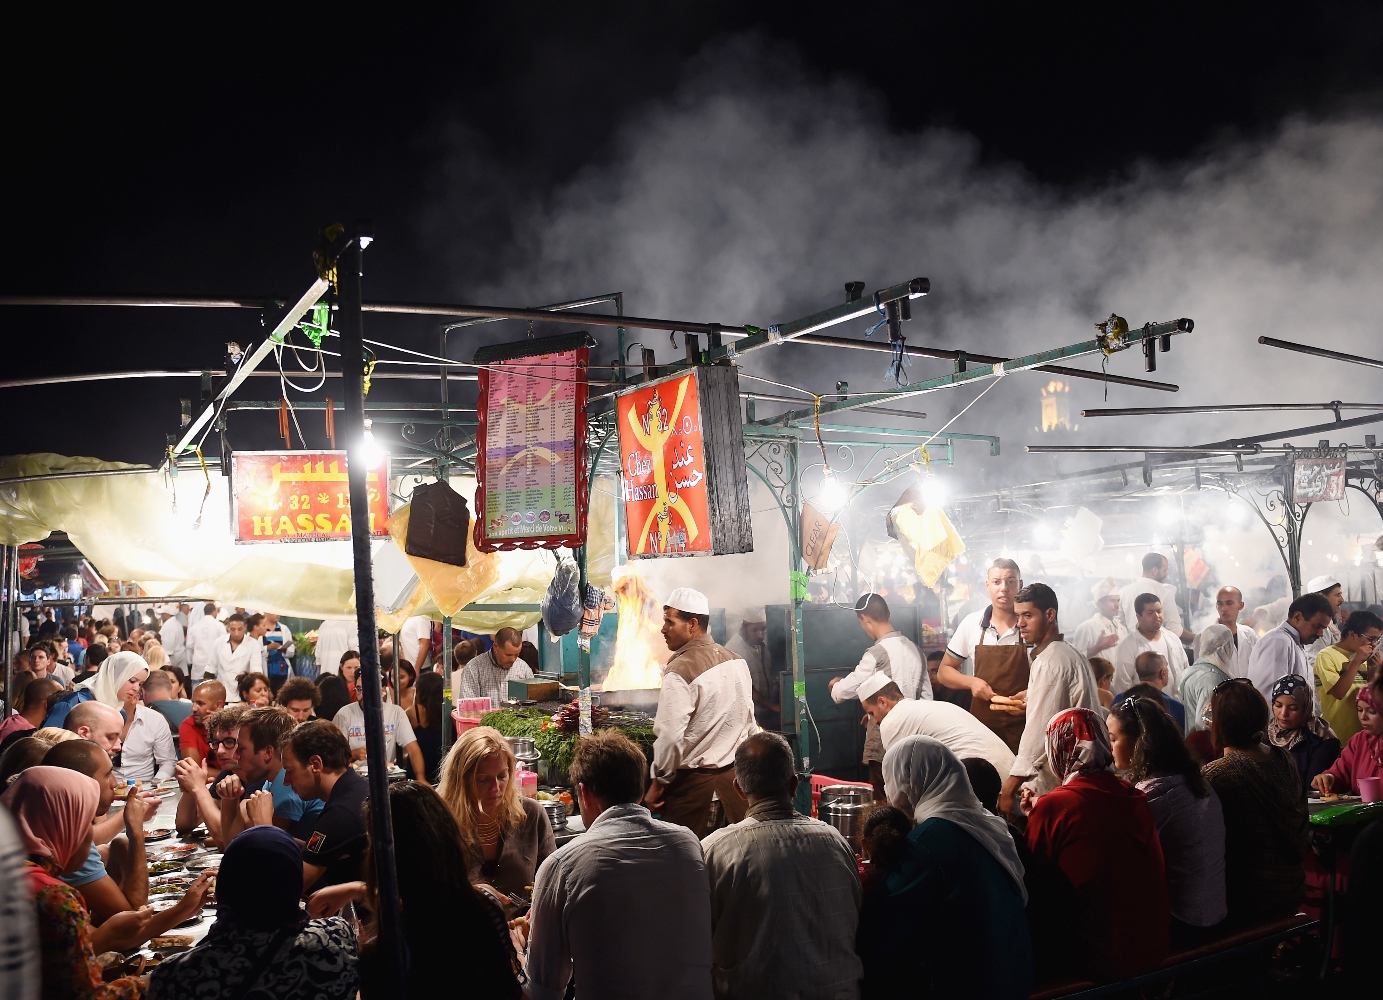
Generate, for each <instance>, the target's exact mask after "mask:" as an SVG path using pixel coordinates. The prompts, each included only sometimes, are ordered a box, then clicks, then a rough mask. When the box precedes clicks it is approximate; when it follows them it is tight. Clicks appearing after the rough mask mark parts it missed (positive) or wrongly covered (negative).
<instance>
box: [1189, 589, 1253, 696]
mask: <svg viewBox="0 0 1383 1000" xmlns="http://www.w3.org/2000/svg"><path fill="white" fill-rule="evenodd" d="M1243 610H1244V595H1243V594H1241V593H1240V592H1239V588H1238V587H1221V588H1220V591H1219V593H1217V594H1216V595H1215V613H1216V614H1217V615H1218V616H1219V617H1218V618H1217V619H1216V621H1215V624H1216V625H1223V626H1224V627H1225V628H1227V629H1229V632H1230V635H1231V637H1232V639H1233V642H1234V649H1233V655H1232V656H1231V657H1230V658H1229V659H1230V662H1229V668H1230V669H1229V676H1231V677H1247V676H1248V675H1249V657H1250V656H1252V655H1253V646H1254V643H1256V642H1257V641H1258V633H1257V632H1255V631H1254V630H1253V629H1252V628H1250V627H1249V626H1248V625H1243V624H1240V622H1239V615H1240V614H1241V613H1242V612H1243ZM1208 628H1209V626H1206V629H1208ZM1205 631H1206V630H1205V629H1203V630H1202V631H1201V633H1200V635H1197V636H1196V641H1195V642H1194V643H1192V644H1191V653H1192V656H1193V657H1194V658H1195V659H1197V660H1198V659H1200V656H1201V638H1202V637H1203V636H1204V635H1205Z"/></svg>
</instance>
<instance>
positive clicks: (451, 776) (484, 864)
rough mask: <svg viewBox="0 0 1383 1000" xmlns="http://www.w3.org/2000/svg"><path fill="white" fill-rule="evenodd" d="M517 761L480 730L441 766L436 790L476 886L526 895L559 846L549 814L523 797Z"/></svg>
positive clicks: (496, 737) (499, 740)
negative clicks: (458, 832)
mask: <svg viewBox="0 0 1383 1000" xmlns="http://www.w3.org/2000/svg"><path fill="white" fill-rule="evenodd" d="M517 770H518V761H517V760H516V759H515V757H514V751H513V750H511V749H510V748H509V744H508V743H507V742H505V739H504V737H503V736H501V735H500V734H499V731H498V730H496V729H492V728H490V727H489V726H478V727H477V728H475V729H472V730H470V731H469V732H466V733H464V734H463V735H462V736H461V738H460V739H459V740H457V741H456V742H455V743H454V744H453V745H452V748H451V751H450V752H449V753H448V754H447V758H446V760H444V761H443V762H442V780H441V784H440V785H439V786H438V789H437V790H438V791H439V792H440V793H441V796H442V799H443V801H445V802H446V804H447V808H448V809H450V810H451V813H452V815H453V816H455V817H456V823H457V825H458V826H459V827H460V830H461V842H462V843H463V844H464V845H465V848H466V858H467V864H468V866H469V869H470V877H471V881H473V882H484V883H486V884H488V885H490V886H493V887H494V888H496V889H498V890H499V891H500V892H503V893H510V892H523V891H524V890H526V889H527V888H528V887H529V886H530V885H532V884H533V875H534V873H536V872H537V870H538V866H539V865H541V864H542V863H543V861H544V859H546V858H547V856H548V855H549V854H551V853H552V852H553V851H554V850H556V849H557V843H556V840H555V839H554V837H553V835H552V824H551V823H549V822H548V818H547V813H546V812H544V811H543V807H542V806H540V805H539V804H538V803H537V802H536V801H535V800H533V799H529V798H525V797H523V796H522V795H520V794H519V786H518V782H517V780H516V778H515V772H516V771H517Z"/></svg>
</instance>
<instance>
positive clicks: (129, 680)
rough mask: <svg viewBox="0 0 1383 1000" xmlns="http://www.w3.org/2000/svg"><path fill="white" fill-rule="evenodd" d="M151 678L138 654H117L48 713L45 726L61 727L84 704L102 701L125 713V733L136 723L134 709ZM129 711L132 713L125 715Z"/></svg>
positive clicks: (146, 664) (109, 657) (122, 735)
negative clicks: (74, 710)
mask: <svg viewBox="0 0 1383 1000" xmlns="http://www.w3.org/2000/svg"><path fill="white" fill-rule="evenodd" d="M148 677H149V664H148V663H146V662H145V660H144V657H142V656H140V655H139V654H138V653H128V652H119V653H114V654H112V655H110V656H108V657H106V659H105V660H104V661H103V662H102V663H101V669H99V670H98V671H96V676H94V677H92V678H90V679H88V680H84V681H82V682H81V683H80V684H78V685H77V688H76V690H75V691H73V692H71V693H70V694H68V695H66V696H65V697H63V698H62V699H61V700H60V701H58V702H57V703H56V704H55V705H54V706H53V707H52V709H51V710H50V711H49V712H48V718H47V719H45V720H44V723H43V724H44V725H45V726H58V727H61V726H62V725H63V723H65V722H66V721H67V713H68V712H71V711H72V709H73V708H74V707H75V706H77V705H78V704H80V703H81V702H84V701H99V702H100V703H101V704H103V705H109V706H110V707H111V708H115V709H119V710H120V711H122V712H125V732H123V733H121V734H120V738H121V739H122V740H123V739H124V737H125V733H127V732H129V727H130V726H131V725H132V724H133V721H134V716H135V712H134V706H136V705H138V704H139V692H140V686H141V685H142V684H143V683H144V682H145V680H147V679H148ZM126 708H129V711H127V712H126V711H125V709H126Z"/></svg>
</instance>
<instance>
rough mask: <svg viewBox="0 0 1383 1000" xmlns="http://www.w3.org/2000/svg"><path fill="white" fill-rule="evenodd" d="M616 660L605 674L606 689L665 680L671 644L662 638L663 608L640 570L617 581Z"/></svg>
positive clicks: (649, 686)
mask: <svg viewBox="0 0 1383 1000" xmlns="http://www.w3.org/2000/svg"><path fill="white" fill-rule="evenodd" d="M615 609H616V610H617V611H618V613H619V627H618V629H617V630H616V632H615V662H614V665H613V666H612V667H610V672H609V673H608V674H607V675H606V676H605V684H604V690H606V691H636V690H649V689H652V688H657V687H660V686H661V685H662V682H663V664H664V663H666V662H667V657H668V648H667V643H665V642H664V641H663V634H662V628H663V609H662V606H661V605H660V604H659V603H658V599H657V598H656V597H654V595H653V591H651V590H649V589H648V587H647V585H646V584H645V583H644V582H643V578H642V577H640V576H639V575H638V574H637V573H634V572H632V571H631V572H627V573H626V574H625V575H624V576H622V577H620V578H619V579H618V580H616V581H615Z"/></svg>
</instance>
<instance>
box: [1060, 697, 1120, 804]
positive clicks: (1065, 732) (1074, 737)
mask: <svg viewBox="0 0 1383 1000" xmlns="http://www.w3.org/2000/svg"><path fill="white" fill-rule="evenodd" d="M1047 760H1048V761H1049V763H1050V764H1051V768H1052V772H1053V773H1054V774H1055V775H1056V776H1057V780H1058V781H1060V782H1061V783H1062V784H1063V785H1064V784H1066V782H1068V781H1070V780H1071V778H1073V777H1075V776H1076V775H1077V774H1084V773H1085V772H1088V771H1108V770H1109V769H1110V767H1111V765H1113V763H1114V748H1113V746H1112V745H1111V744H1110V742H1109V730H1108V729H1106V728H1105V725H1104V722H1103V721H1101V719H1100V717H1099V716H1098V715H1096V714H1095V713H1094V712H1092V711H1091V710H1090V709H1088V708H1070V709H1067V710H1066V711H1064V712H1062V713H1061V714H1060V715H1058V716H1057V717H1056V718H1054V719H1053V720H1052V721H1051V722H1050V723H1048V725H1047Z"/></svg>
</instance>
